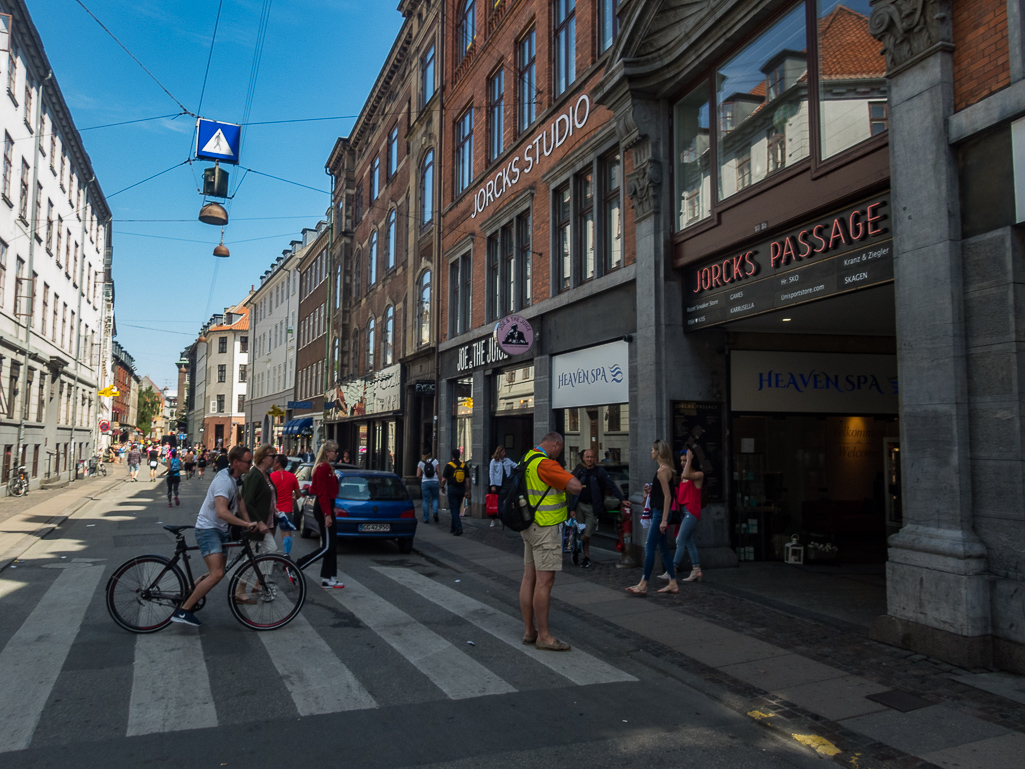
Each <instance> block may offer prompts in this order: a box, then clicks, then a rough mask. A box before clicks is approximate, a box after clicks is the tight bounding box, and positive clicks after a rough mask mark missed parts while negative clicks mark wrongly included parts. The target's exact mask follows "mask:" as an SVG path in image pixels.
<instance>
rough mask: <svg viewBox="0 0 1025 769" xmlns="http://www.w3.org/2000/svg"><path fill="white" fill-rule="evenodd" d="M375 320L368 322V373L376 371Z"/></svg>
mask: <svg viewBox="0 0 1025 769" xmlns="http://www.w3.org/2000/svg"><path fill="white" fill-rule="evenodd" d="M374 325H375V324H374V319H373V318H371V319H370V320H369V321H367V371H373V370H374Z"/></svg>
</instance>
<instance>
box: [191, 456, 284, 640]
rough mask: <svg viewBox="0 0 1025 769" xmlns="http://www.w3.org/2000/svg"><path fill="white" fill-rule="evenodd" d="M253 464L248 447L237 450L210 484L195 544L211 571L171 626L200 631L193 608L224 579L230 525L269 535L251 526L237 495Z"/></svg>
mask: <svg viewBox="0 0 1025 769" xmlns="http://www.w3.org/2000/svg"><path fill="white" fill-rule="evenodd" d="M252 464H253V452H252V451H250V450H249V449H247V448H246V447H245V446H235V447H233V448H232V450H231V452H230V453H229V454H228V466H227V467H226V468H225V469H223V470H221V471H220V472H219V473H217V475H215V476H214V479H213V480H212V481H210V487H209V488H208V489H207V491H206V499H204V500H203V506H202V507H201V508H199V515H198V516H196V543H197V544H198V545H199V554H200V555H201V556H203V561H204V562H205V563H206V568H207V570H208V571H209V573H208V574H206V575H205V576H202V577H200V578H199V579H197V580H196V587H195V589H194V590H193V591H192V594H191V595H190V596H189V597H188V598H187V599H186V600H185V603H183V604H182V605H181V608H179V609H178V611H176V612H175V613H174V614H172V615H171V622H181V623H184V624H186V625H192V626H193V627H199V626H200V624H201V623H200V621H199V620H198V619H196V617H195V615H194V614H193V613H192V607H194V606H195V605H196V604H197V603H199V599H201V598H202V597H203V596H205V595H206V594H207V593H209V592H210V591H211V590H212V589H213V588H214V587H215V586H216V585H217V583H218V582H220V581H221V580H222V579H223V578H224V564H225V561H226V560H227V557H226V556H225V554H224V543H225V542H227V541H228V524H231V525H234V526H242V527H244V528H246V529H249V531H257V530H258V531H260V532H264V533H266V532H267V531H268V529H267V526H266V525H264V524H263V523H252V522H250V520H249V516H248V515H247V514H246V504H245V502H243V501H242V495H241V494H239V493H238V479H239V478H241V477H242V476H243V475H244V474H245V473H246V471H247V470H249V467H250V466H251V465H252Z"/></svg>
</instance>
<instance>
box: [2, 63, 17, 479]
mask: <svg viewBox="0 0 1025 769" xmlns="http://www.w3.org/2000/svg"><path fill="white" fill-rule="evenodd" d="M17 87H18V59H17V57H16V56H15V55H14V49H13V48H12V49H10V50H9V51H8V52H7V93H9V94H10V95H11V98H12V99H15V100H17V97H16V96H15V95H14V94H15V93H16V91H15V89H16V88H17ZM4 480H7V479H6V478H4Z"/></svg>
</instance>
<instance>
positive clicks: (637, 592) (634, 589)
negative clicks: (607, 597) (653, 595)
mask: <svg viewBox="0 0 1025 769" xmlns="http://www.w3.org/2000/svg"><path fill="white" fill-rule="evenodd" d="M626 592H628V593H629V594H630V595H636V596H639V597H641V598H643V597H644V596H646V595H647V594H648V591H647V589H645V590H641V589H640V588H638V587H637V586H636V585H634V586H633V587H628V588H627V589H626Z"/></svg>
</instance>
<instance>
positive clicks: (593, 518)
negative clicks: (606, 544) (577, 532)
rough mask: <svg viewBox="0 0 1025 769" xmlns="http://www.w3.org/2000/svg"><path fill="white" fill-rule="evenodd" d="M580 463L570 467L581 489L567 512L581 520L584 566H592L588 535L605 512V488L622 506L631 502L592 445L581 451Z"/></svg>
mask: <svg viewBox="0 0 1025 769" xmlns="http://www.w3.org/2000/svg"><path fill="white" fill-rule="evenodd" d="M580 458H581V460H582V461H583V464H582V465H580V467H578V468H577V469H576V470H574V471H573V476H574V477H575V478H576V479H577V480H578V481H580V485H581V486H583V490H582V491H581V492H580V494H579V495H577V496H573V497H570V499H569V505H568V507H569V514H570V517H571V518H573V519H575V520H576V522H577V523H578V524H581V523H582V524H584V533H583V537H582V538H581V543H582V545H583V551H584V553H583V555H584V562H583V564H582V566H583V567H584V568H585V569H589V568H591V537H593V536H594V532H595V529H597V528H598V515H599V514H600V513H603V512H605V492H606V491H609V492H611V493H612V495H613V496H614V497H615V498H616V499H618V500H619V504H620V505H621V506H623V507H624V508H625V509H627V510H629V509H630V503H629V502H628V501H626V498H625V497H624V496H623V492H622V491H620V489H619V486H618V485H616V482H615V481H613V480H612V476H610V475H609V473H608V471H607V470H606V469H605V468H604V467H601V466H600V465H599V464H598V462H597V459H598V457H597V453H596V452H595V451H594V449H585V450H584V453H583V454H582V455H581V457H580ZM576 563H577V553H576V552H575V551H574V553H573V564H574V565H576Z"/></svg>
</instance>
